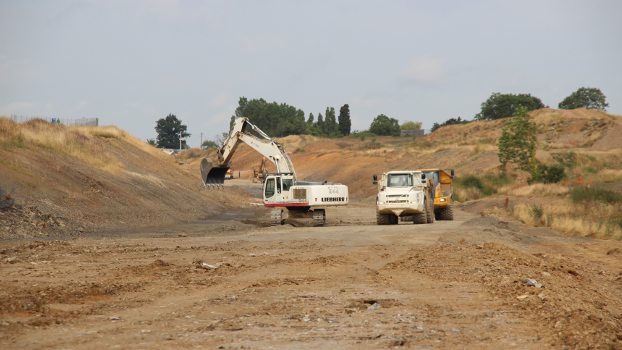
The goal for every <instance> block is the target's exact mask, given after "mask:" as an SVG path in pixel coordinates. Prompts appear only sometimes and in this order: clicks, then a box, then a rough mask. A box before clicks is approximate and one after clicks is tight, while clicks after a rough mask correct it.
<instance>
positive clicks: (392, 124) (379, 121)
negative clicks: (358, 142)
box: [369, 114, 400, 136]
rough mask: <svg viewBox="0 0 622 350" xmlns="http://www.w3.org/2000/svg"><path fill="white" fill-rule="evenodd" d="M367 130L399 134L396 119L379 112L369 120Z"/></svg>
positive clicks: (383, 133)
mask: <svg viewBox="0 0 622 350" xmlns="http://www.w3.org/2000/svg"><path fill="white" fill-rule="evenodd" d="M369 131H370V132H372V133H374V134H376V135H387V136H399V135H400V124H399V122H398V121H397V119H394V118H389V117H387V116H386V115H384V114H380V115H378V116H377V117H376V118H374V120H373V121H372V122H371V125H370V126H369Z"/></svg>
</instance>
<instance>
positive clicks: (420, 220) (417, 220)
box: [413, 213, 428, 225]
mask: <svg viewBox="0 0 622 350" xmlns="http://www.w3.org/2000/svg"><path fill="white" fill-rule="evenodd" d="M426 222H428V217H427V215H426V213H421V214H415V215H413V224H416V225H419V224H425V223H426Z"/></svg>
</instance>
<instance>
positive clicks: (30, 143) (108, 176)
mask: <svg viewBox="0 0 622 350" xmlns="http://www.w3.org/2000/svg"><path fill="white" fill-rule="evenodd" d="M0 174H1V176H0V191H1V192H2V193H0V196H1V197H2V198H0V199H2V201H1V202H2V203H4V204H3V205H1V206H0V223H1V224H2V225H0V226H2V230H0V235H1V236H2V237H4V238H12V237H14V238H17V237H38V236H49V235H54V234H55V233H57V232H61V231H63V232H67V231H69V232H70V233H73V234H78V233H79V232H80V231H96V230H102V229H109V228H124V227H128V226H150V225H158V224H163V223H169V222H174V221H178V220H191V219H196V218H199V217H205V216H207V215H210V214H214V213H217V212H219V211H222V210H224V209H225V208H226V207H227V206H228V205H229V203H235V198H232V199H228V200H224V199H223V198H221V197H222V196H223V194H222V193H218V192H216V193H208V192H206V191H204V190H203V189H202V185H201V183H200V181H198V180H197V178H196V177H195V176H194V175H193V174H189V173H188V172H186V171H183V170H182V169H181V168H180V167H179V166H178V165H177V164H176V161H175V159H174V158H173V157H171V156H169V155H166V154H164V153H163V152H161V151H160V150H158V149H156V148H154V147H152V146H149V145H147V144H145V143H144V142H142V141H140V140H138V139H135V138H134V137H132V136H130V135H128V134H127V133H125V132H124V131H122V130H119V129H117V128H115V127H98V128H96V127H88V128H87V127H65V126H62V125H51V124H48V123H47V122H43V121H33V122H29V123H25V124H16V123H14V122H12V121H10V120H8V119H4V118H0ZM230 196H233V197H235V196H236V194H235V193H231V194H230Z"/></svg>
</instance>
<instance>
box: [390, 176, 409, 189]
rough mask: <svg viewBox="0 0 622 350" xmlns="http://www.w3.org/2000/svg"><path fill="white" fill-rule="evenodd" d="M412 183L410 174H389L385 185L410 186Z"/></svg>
mask: <svg viewBox="0 0 622 350" xmlns="http://www.w3.org/2000/svg"><path fill="white" fill-rule="evenodd" d="M412 185H413V177H412V175H411V174H389V177H388V178H387V186H389V187H410V186H412Z"/></svg>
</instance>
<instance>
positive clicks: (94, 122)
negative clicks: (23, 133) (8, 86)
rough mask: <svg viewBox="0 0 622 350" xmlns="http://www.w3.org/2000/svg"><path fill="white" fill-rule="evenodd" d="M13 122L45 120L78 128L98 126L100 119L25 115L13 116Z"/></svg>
mask: <svg viewBox="0 0 622 350" xmlns="http://www.w3.org/2000/svg"><path fill="white" fill-rule="evenodd" d="M10 118H11V120H13V121H14V122H16V123H25V122H28V121H30V120H35V119H39V120H45V121H46V122H48V123H51V124H63V125H77V126H98V125H99V118H78V119H69V118H58V117H32V116H24V115H12V116H11V117H10Z"/></svg>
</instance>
